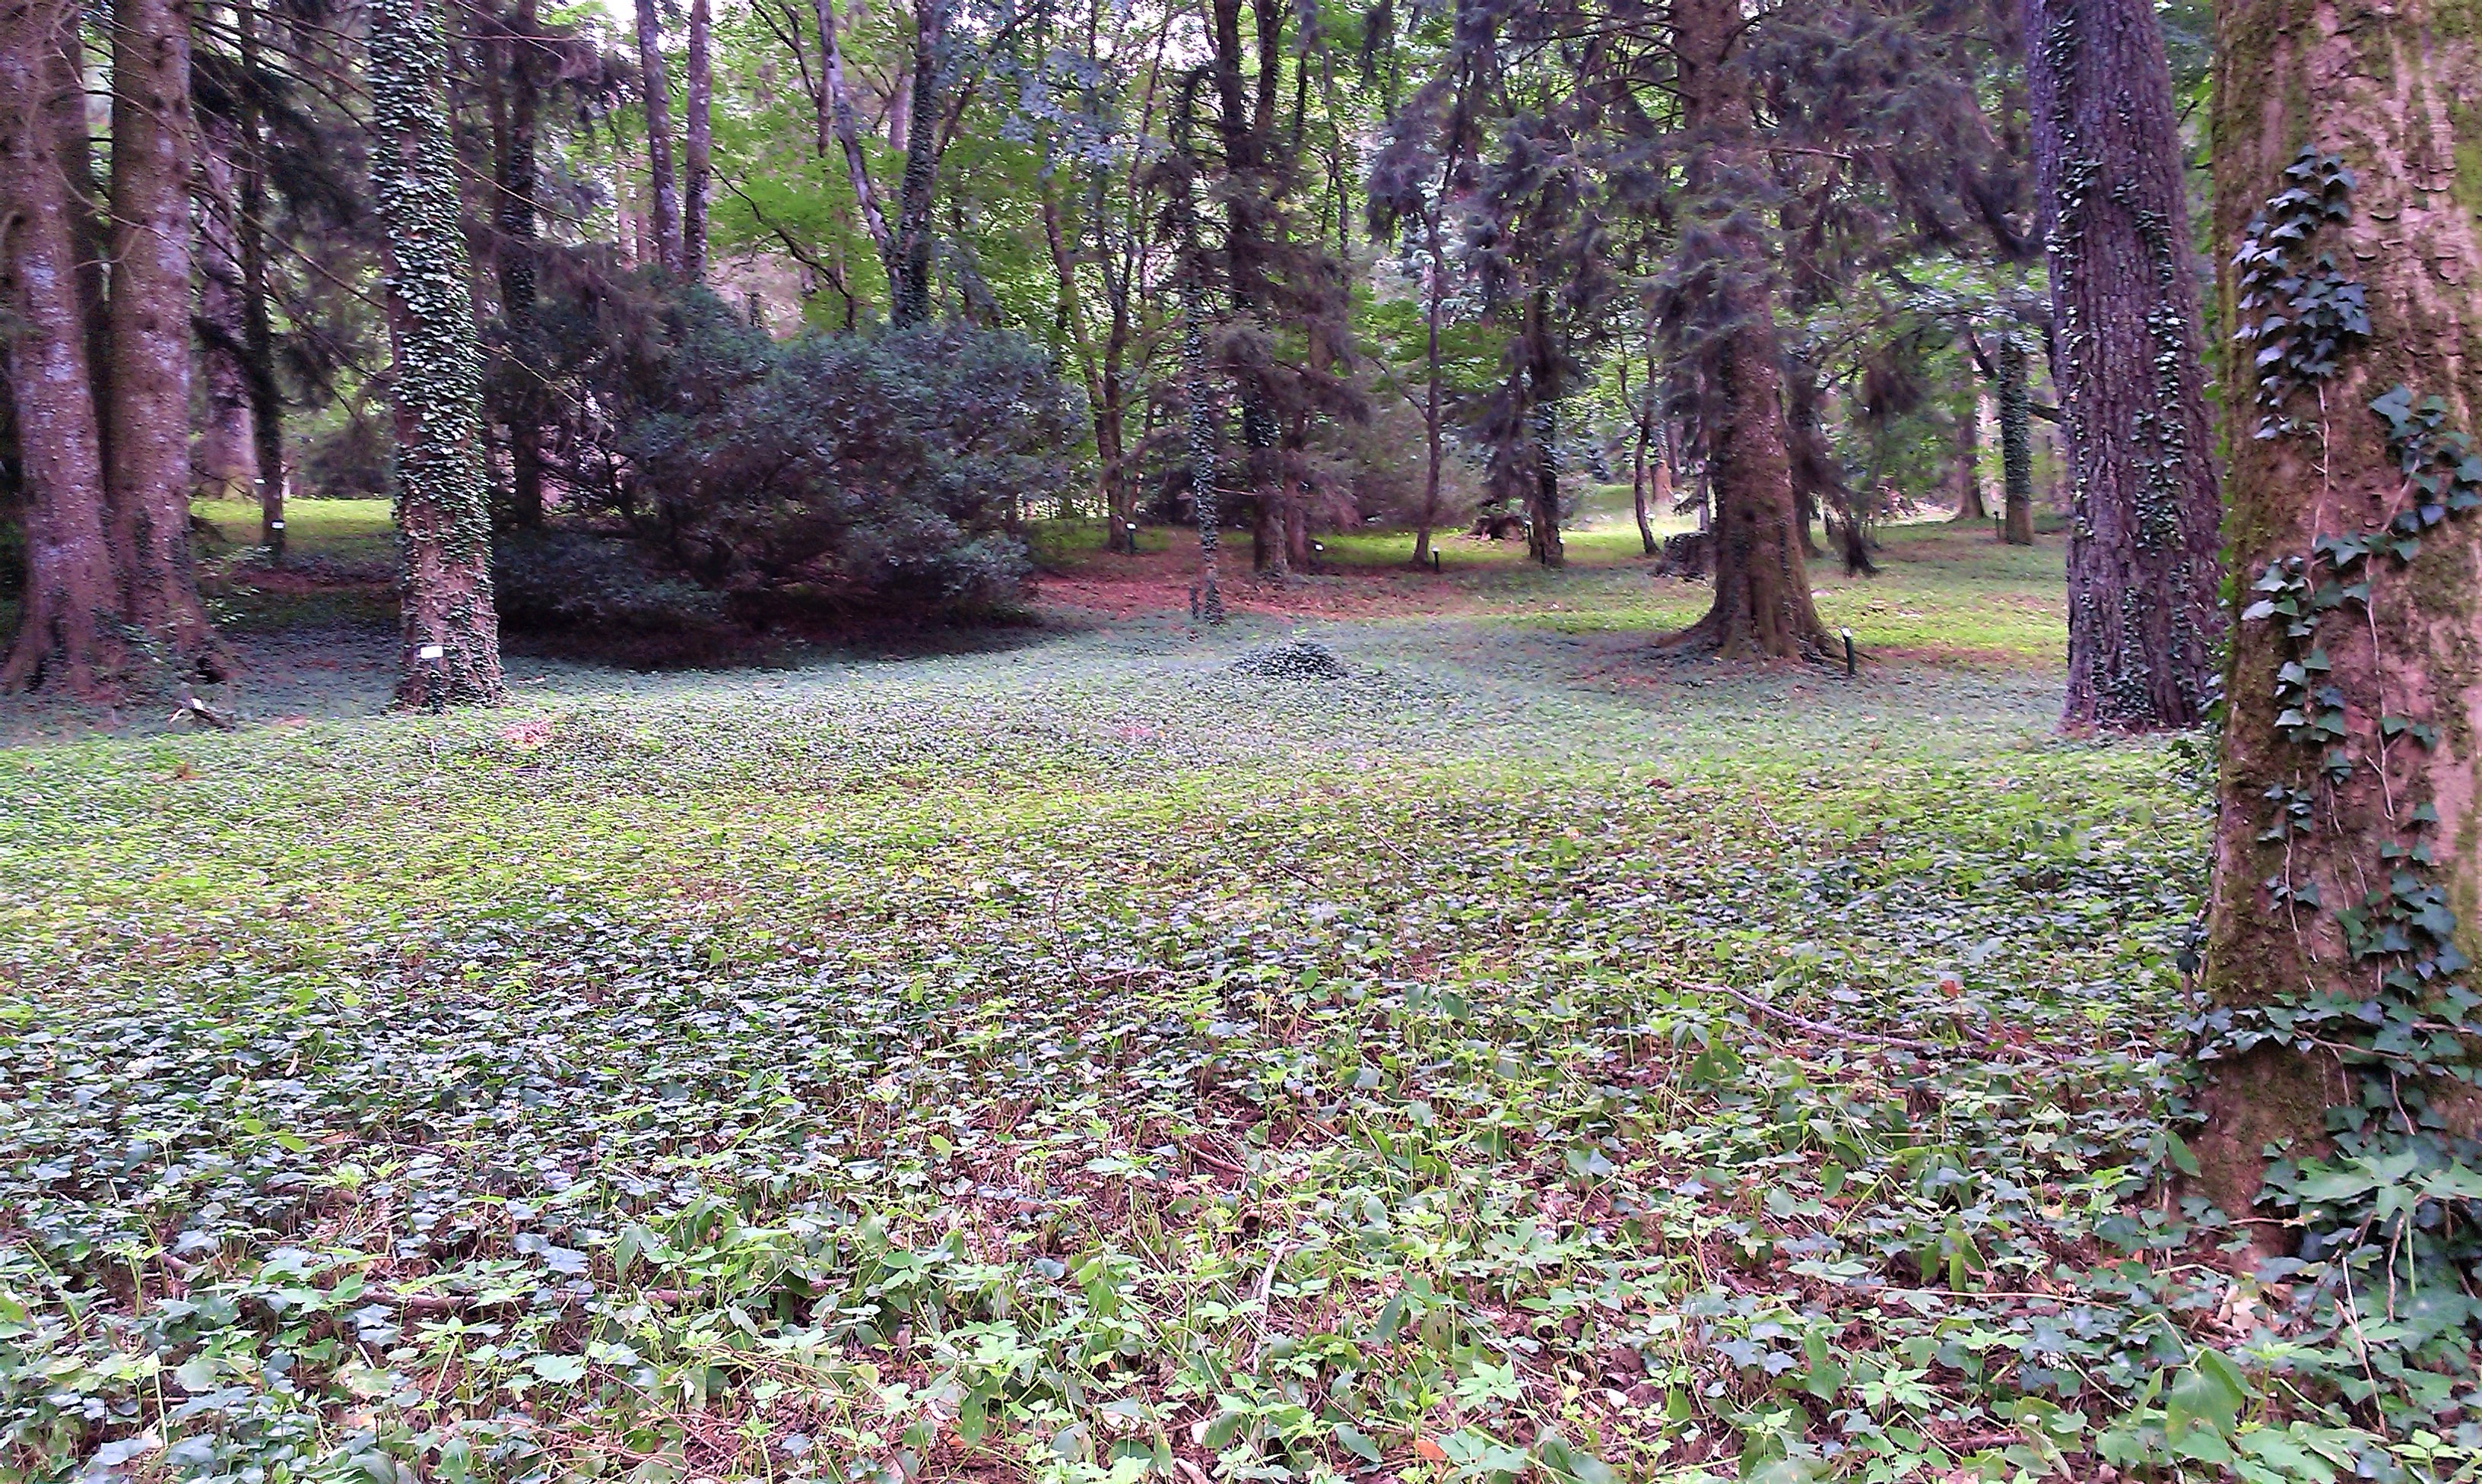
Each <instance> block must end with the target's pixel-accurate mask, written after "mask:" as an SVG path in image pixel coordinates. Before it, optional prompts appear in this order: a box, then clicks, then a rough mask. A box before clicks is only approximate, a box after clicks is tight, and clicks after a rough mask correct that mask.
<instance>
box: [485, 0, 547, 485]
mask: <svg viewBox="0 0 2482 1484" xmlns="http://www.w3.org/2000/svg"><path fill="white" fill-rule="evenodd" d="M540 29H541V27H540V22H539V21H538V20H537V19H536V6H535V0H516V3H515V5H514V6H512V7H511V9H510V11H509V16H508V32H509V39H508V48H507V50H508V55H507V57H506V58H505V59H504V63H503V68H502V70H503V73H504V75H505V77H506V79H507V87H508V98H509V104H508V115H509V117H508V129H507V132H506V135H505V140H504V146H503V147H502V149H501V150H500V158H499V161H498V164H499V176H500V179H499V188H500V189H499V192H498V195H497V196H496V197H495V204H494V207H493V210H492V213H491V217H492V226H493V227H494V228H495V229H496V230H497V232H498V235H499V239H500V242H499V251H498V253H497V255H496V266H497V267H498V269H499V278H500V319H501V322H502V323H503V324H504V325H506V326H507V328H508V340H509V348H508V353H509V354H510V355H511V356H513V357H514V358H515V360H516V362H517V365H518V376H517V378H516V379H517V382H518V384H517V387H516V389H515V393H514V394H513V395H512V396H511V398H510V400H509V407H508V409H507V412H506V414H505V415H506V417H507V419H508V425H509V482H510V494H511V499H510V507H511V508H510V518H511V520H512V521H513V523H515V525H518V526H524V527H535V526H540V525H541V524H542V522H543V460H542V425H541V398H540V397H539V396H538V395H537V388H538V386H539V385H540V381H539V377H540V371H539V369H538V364H537V363H538V362H539V360H540V355H539V353H538V352H539V347H538V346H537V344H536V339H535V334H536V330H535V302H536V285H535V273H536V256H537V254H538V253H539V252H540V250H541V244H540V238H539V227H538V224H537V223H538V218H537V215H536V212H535V192H536V191H537V190H538V189H540V186H539V184H538V181H537V175H538V173H539V172H538V170H537V169H536V165H535V134H536V128H535V118H536V114H537V105H538V96H537V94H538V85H537V82H536V77H537V75H538V73H537V70H536V68H537V65H538V59H537V58H536V55H535V48H536V47H537V46H538V45H539V44H541V43H539V42H538V41H537V40H536V39H535V38H536V36H537V35H538V34H539V32H540Z"/></svg>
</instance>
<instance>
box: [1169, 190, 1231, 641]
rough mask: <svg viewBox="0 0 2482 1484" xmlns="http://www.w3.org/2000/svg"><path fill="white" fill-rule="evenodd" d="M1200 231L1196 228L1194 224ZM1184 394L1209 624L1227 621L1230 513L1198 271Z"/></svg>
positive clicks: (1184, 336)
mask: <svg viewBox="0 0 2482 1484" xmlns="http://www.w3.org/2000/svg"><path fill="white" fill-rule="evenodd" d="M1191 232H1192V234H1193V235H1194V234H1195V232H1196V226H1195V225H1194V224H1193V225H1192V226H1191ZM1193 256H1195V253H1193ZM1180 304H1181V314H1180V374H1181V394H1182V396H1183V397H1184V398H1185V399H1186V400H1187V401H1188V403H1189V503H1190V508H1191V510H1192V511H1193V512H1194V513H1195V514H1196V515H1197V517H1198V591H1197V596H1196V598H1195V600H1194V605H1195V609H1196V612H1197V616H1198V618H1199V619H1200V621H1201V622H1203V623H1222V622H1223V621H1224V592H1223V588H1222V587H1221V586H1219V585H1218V581H1217V579H1218V578H1219V577H1220V576H1221V574H1220V573H1219V572H1217V570H1216V555H1217V549H1218V547H1220V546H1221V545H1222V541H1223V534H1224V531H1223V525H1224V515H1223V509H1222V508H1221V506H1220V505H1219V504H1218V502H1217V500H1216V498H1215V474H1216V459H1215V441H1216V440H1215V409H1214V408H1213V406H1211V405H1210V404H1209V402H1208V394H1207V386H1206V325H1205V321H1206V291H1205V289H1204V288H1203V286H1201V284H1200V283H1199V282H1198V281H1197V276H1196V271H1195V269H1193V270H1192V271H1191V272H1190V273H1188V274H1186V275H1184V279H1183V281H1182V284H1181V290H1180Z"/></svg>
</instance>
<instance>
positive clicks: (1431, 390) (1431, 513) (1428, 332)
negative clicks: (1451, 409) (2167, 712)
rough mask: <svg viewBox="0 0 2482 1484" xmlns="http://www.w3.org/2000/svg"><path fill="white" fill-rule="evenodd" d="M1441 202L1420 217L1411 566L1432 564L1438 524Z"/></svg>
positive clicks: (1443, 278)
mask: <svg viewBox="0 0 2482 1484" xmlns="http://www.w3.org/2000/svg"><path fill="white" fill-rule="evenodd" d="M1439 184H1440V192H1441V194H1442V195H1444V194H1445V192H1446V189H1447V180H1446V176H1445V173H1444V172H1442V174H1441V178H1440V183H1439ZM1443 209H1444V203H1443V202H1442V201H1441V200H1440V199H1439V197H1438V196H1434V197H1432V199H1431V203H1430V210H1429V211H1428V212H1427V213H1426V214H1425V215H1424V217H1423V223H1422V224H1423V226H1424V228H1425V229H1426V234H1427V236H1428V237H1429V240H1430V248H1431V271H1430V273H1429V274H1428V281H1427V282H1425V283H1424V284H1423V286H1422V328H1423V348H1422V365H1423V369H1424V371H1425V373H1426V374H1427V380H1426V383H1425V387H1424V390H1423V394H1422V444H1423V452H1424V453H1425V455H1426V456H1427V457H1428V460H1429V461H1428V462H1427V463H1426V464H1425V466H1424V468H1423V471H1422V517H1421V523H1420V525H1419V526H1418V527H1416V528H1415V530H1414V532H1413V565H1415V566H1417V567H1426V566H1429V565H1430V564H1431V528H1432V527H1434V526H1436V525H1438V524H1439V457H1440V454H1441V452H1442V450H1441V447H1440V438H1439V313H1440V309H1441V306H1442V303H1443V301H1444V299H1445V298H1446V295H1447V277H1448V256H1447V248H1446V247H1445V246H1444V245H1443V244H1442V242H1441V241H1440V236H1439V214H1440V212H1441V211H1442V210H1443Z"/></svg>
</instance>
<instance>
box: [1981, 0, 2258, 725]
mask: <svg viewBox="0 0 2482 1484" xmlns="http://www.w3.org/2000/svg"><path fill="white" fill-rule="evenodd" d="M2023 19H2024V43H2025V74H2026V93H2027V101H2028V103H2029V105H2030V109H2029V112H2030V116H2031V118H2032V122H2033V143H2034V173H2035V180H2036V185H2037V189H2038V190H2039V191H2040V192H2041V196H2042V201H2043V214H2044V216H2045V218H2046V223H2045V224H2046V227H2047V228H2048V230H2047V233H2046V247H2047V249H2048V250H2047V253H2046V256H2047V258H2048V260H2049V263H2050V276H2051V346H2052V351H2053V353H2054V355H2055V357H2056V365H2055V368H2054V369H2055V371H2056V373H2057V375H2056V377H2055V378H2054V379H2055V380H2056V382H2057V384H2058V387H2059V400H2060V412H2061V418H2062V422H2061V427H2060V432H2061V437H2062V442H2063V444H2064V452H2065V453H2066V455H2067V457H2068V461H2069V481H2070V488H2071V490H2072V492H2073V493H2072V497H2071V506H2070V522H2069V687H2068V699H2067V704H2066V705H2065V707H2064V708H2063V709H2062V712H2061V716H2060V720H2061V724H2062V725H2063V726H2067V727H2072V728H2087V727H2102V728H2106V729H2108V730H2112V731H2151V730H2155V729H2158V728H2172V729H2177V728H2180V727H2190V726H2195V725H2197V724H2198V722H2199V721H2200V720H2201V719H2203V718H2204V716H2205V709H2206V704H2207V702H2208V701H2209V700H2210V699H2211V698H2212V696H2213V692H2214V687H2215V676H2214V668H2215V664H2216V661H2217V656H2218V654H2219V651H2220V646H2221V643H2222V638H2223V632H2224V617H2223V613H2222V612H2221V610H2220V608H2219V607H2218V604H2217V586H2218V584H2219V583H2220V581H2221V572H2220V568H2219V563H2218V560H2217V556H2218V549H2219V547H2220V545H2221V542H2222V533H2221V530H2220V527H2221V524H2222V519H2223V509H2222V506H2221V504H2220V502H2219V500H2218V497H2217V495H2216V492H2215V470H2214V462H2213V438H2214V433H2213V430H2212V429H2211V428H2210V427H2209V426H2208V424H2207V421H2206V404H2205V371H2204V370H2203V369H2202V368H2201V366H2200V364H2199V359H2198V347H2199V339H2200V331H2199V327H2198V285H2197V279H2196V275H2195V273H2193V272H2192V271H2191V268H2190V263H2189V255H2190V251H2191V248H2190V243H2189V220H2188V206H2187V201H2186V193H2185V191H2184V190H2183V187H2182V182H2181V178H2180V169H2181V167H2180V157H2181V147H2180V139H2179V128H2178V121H2177V120H2176V119H2175V117H2174V116H2173V111H2172V75H2171V71H2170V68H2169V67H2168V66H2167V65H2166V64H2165V62H2164V56H2163V32H2162V28H2161V26H2160V24H2159V23H2158V22H2157V21H2156V19H2155V16H2154V7H2153V5H2152V0H2024V7H2023Z"/></svg>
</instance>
